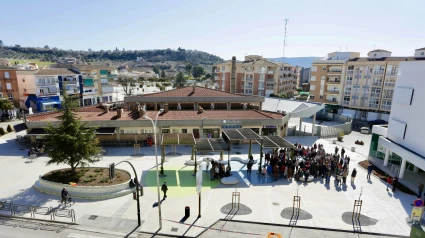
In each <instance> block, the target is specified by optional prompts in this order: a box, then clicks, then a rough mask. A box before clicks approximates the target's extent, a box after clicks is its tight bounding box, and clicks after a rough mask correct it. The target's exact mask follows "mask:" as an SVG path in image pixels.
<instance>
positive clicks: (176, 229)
mask: <svg viewBox="0 0 425 238" xmlns="http://www.w3.org/2000/svg"><path fill="white" fill-rule="evenodd" d="M178 230H179V228H175V227H173V228H171V231H173V232H177V231H178Z"/></svg>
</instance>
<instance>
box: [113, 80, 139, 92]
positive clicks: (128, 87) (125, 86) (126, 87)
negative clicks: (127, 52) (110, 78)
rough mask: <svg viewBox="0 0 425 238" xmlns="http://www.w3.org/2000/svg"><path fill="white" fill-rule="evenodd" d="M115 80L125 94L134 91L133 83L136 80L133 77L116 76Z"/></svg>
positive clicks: (134, 85)
mask: <svg viewBox="0 0 425 238" xmlns="http://www.w3.org/2000/svg"><path fill="white" fill-rule="evenodd" d="M117 81H118V83H119V84H120V85H121V87H122V90H123V91H124V93H125V95H127V96H131V95H132V93H133V91H134V87H136V84H135V83H136V82H135V81H134V79H132V78H126V77H124V78H118V80H117Z"/></svg>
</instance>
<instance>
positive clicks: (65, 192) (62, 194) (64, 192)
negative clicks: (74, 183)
mask: <svg viewBox="0 0 425 238" xmlns="http://www.w3.org/2000/svg"><path fill="white" fill-rule="evenodd" d="M68 194H69V193H68V191H66V189H65V188H63V189H62V192H61V197H62V201H61V204H63V203H65V205H66V198H67V197H68Z"/></svg>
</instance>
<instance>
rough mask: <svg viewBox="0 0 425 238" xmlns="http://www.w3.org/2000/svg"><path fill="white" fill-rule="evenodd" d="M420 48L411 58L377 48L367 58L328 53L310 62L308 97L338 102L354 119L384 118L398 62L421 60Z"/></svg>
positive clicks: (349, 54)
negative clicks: (392, 54) (324, 58)
mask: <svg viewBox="0 0 425 238" xmlns="http://www.w3.org/2000/svg"><path fill="white" fill-rule="evenodd" d="M423 51H424V50H423V49H417V50H416V51H415V55H414V56H413V57H412V56H406V57H393V56H391V52H390V51H386V50H381V49H378V50H373V51H370V52H369V53H368V57H360V54H359V53H358V52H335V53H331V54H329V58H328V60H316V61H314V62H313V65H312V73H311V79H310V83H311V86H310V94H311V100H313V101H316V102H325V103H327V104H334V105H339V106H340V108H343V113H346V114H350V115H352V117H353V118H356V119H361V120H368V121H371V120H376V119H384V120H387V119H388V117H389V116H388V115H389V113H390V111H391V105H392V98H393V94H394V87H395V84H396V81H397V74H398V68H399V64H400V62H406V61H408V62H410V61H417V60H422V59H424V58H425V56H423V55H421V53H423ZM341 54H342V55H341ZM332 69H337V70H336V71H337V72H332ZM318 78H320V82H319V80H318ZM314 82H315V83H314ZM318 87H319V89H318ZM317 95H318V96H319V97H317Z"/></svg>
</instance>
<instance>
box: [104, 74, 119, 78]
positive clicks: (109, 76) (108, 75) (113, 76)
mask: <svg viewBox="0 0 425 238" xmlns="http://www.w3.org/2000/svg"><path fill="white" fill-rule="evenodd" d="M106 77H108V78H116V77H118V74H107V76H106Z"/></svg>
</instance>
